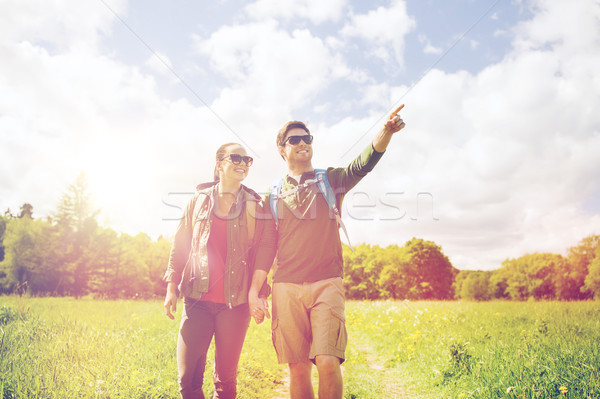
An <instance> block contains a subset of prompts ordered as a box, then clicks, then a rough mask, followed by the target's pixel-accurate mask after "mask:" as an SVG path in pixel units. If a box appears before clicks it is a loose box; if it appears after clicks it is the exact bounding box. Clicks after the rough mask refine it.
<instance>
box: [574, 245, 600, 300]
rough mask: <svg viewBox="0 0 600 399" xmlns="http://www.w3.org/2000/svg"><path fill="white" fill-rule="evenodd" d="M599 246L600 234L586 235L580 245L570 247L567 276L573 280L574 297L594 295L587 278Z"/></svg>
mask: <svg viewBox="0 0 600 399" xmlns="http://www.w3.org/2000/svg"><path fill="white" fill-rule="evenodd" d="M598 248H600V235H590V236H588V237H585V238H584V239H583V240H581V242H580V243H579V244H578V245H576V246H574V247H571V248H569V254H568V259H569V263H570V265H571V267H570V270H569V271H568V275H567V277H568V279H569V280H572V281H573V284H572V285H573V292H572V297H573V299H585V298H589V297H590V296H592V293H591V292H590V291H589V289H588V288H587V285H586V284H585V279H586V277H587V275H588V268H589V266H590V265H591V263H592V262H593V260H594V258H595V257H596V253H597V250H598Z"/></svg>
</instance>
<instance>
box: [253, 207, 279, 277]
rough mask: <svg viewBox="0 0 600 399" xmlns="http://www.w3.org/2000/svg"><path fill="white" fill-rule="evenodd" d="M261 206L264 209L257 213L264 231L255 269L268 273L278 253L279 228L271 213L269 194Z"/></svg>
mask: <svg viewBox="0 0 600 399" xmlns="http://www.w3.org/2000/svg"><path fill="white" fill-rule="evenodd" d="M260 208H261V210H262V211H261V213H260V214H257V217H259V218H260V220H259V223H262V224H263V232H262V234H261V237H260V240H259V242H257V249H256V258H255V262H254V269H255V270H264V271H265V272H267V273H268V272H269V270H271V266H272V265H273V260H274V259H275V254H276V253H277V228H276V227H275V221H274V220H273V215H271V205H270V204H269V195H267V196H266V197H265V199H264V200H263V203H262V206H261V207H260Z"/></svg>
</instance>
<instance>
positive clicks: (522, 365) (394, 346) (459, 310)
mask: <svg viewBox="0 0 600 399" xmlns="http://www.w3.org/2000/svg"><path fill="white" fill-rule="evenodd" d="M180 316H181V302H180V303H179V307H178V313H177V318H176V320H175V321H171V320H169V319H167V318H166V317H165V316H164V315H163V314H162V302H161V301H159V300H155V301H141V300H140V301H133V300H132V301H104V300H93V299H91V298H90V299H87V298H86V299H79V300H75V299H72V298H27V297H16V296H8V297H7V296H5V297H0V392H1V393H2V397H3V398H177V397H178V387H177V370H176V363H175V347H176V339H177V327H178V325H179V317H180ZM346 318H347V327H348V334H349V346H348V350H347V361H346V362H345V363H344V365H343V373H344V396H345V398H600V376H599V373H600V371H599V370H600V303H599V302H533V301H531V302H481V303H477V302H408V301H378V302H368V301H364V302H358V301H357V302H355V301H349V302H348V304H347V310H346ZM211 370H212V355H211V356H209V360H208V364H207V372H206V377H205V393H206V395H207V397H210V395H212V386H211V382H212V377H211ZM286 375H287V372H286V368H285V367H284V366H281V365H278V364H277V362H276V358H275V353H274V351H273V348H272V345H271V338H270V323H263V324H261V325H256V324H255V323H254V322H252V323H251V327H250V329H249V331H248V336H247V339H246V343H245V346H244V351H243V353H242V358H241V360H240V369H239V377H238V381H239V382H238V391H239V394H238V397H239V398H274V397H280V396H282V393H283V392H284V391H285V384H286V382H285V380H286ZM313 375H314V377H315V383H316V370H314V372H313Z"/></svg>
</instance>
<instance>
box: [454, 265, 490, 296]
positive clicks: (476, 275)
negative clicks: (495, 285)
mask: <svg viewBox="0 0 600 399" xmlns="http://www.w3.org/2000/svg"><path fill="white" fill-rule="evenodd" d="M491 275H492V272H487V271H473V270H461V271H460V272H459V273H458V274H457V275H456V278H455V280H454V292H455V298H461V299H468V300H475V301H487V300H489V299H490V297H491V295H490V277H491Z"/></svg>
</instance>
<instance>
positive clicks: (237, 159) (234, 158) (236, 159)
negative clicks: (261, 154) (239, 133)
mask: <svg viewBox="0 0 600 399" xmlns="http://www.w3.org/2000/svg"><path fill="white" fill-rule="evenodd" d="M227 158H229V159H230V160H231V163H232V164H234V165H239V164H240V163H242V161H244V163H245V164H246V166H252V162H254V158H252V157H249V156H247V155H243V156H242V155H240V154H229V155H228V156H226V157H225V158H223V159H227Z"/></svg>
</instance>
